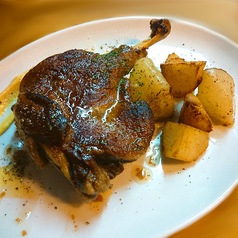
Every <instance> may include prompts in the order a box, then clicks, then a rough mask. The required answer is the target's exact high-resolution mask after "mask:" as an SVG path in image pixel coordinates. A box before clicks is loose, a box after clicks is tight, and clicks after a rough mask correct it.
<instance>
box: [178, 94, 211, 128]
mask: <svg viewBox="0 0 238 238" xmlns="http://www.w3.org/2000/svg"><path fill="white" fill-rule="evenodd" d="M179 122H180V123H183V124H186V125H189V126H193V127H196V128H198V129H200V130H202V131H206V132H210V131H212V121H211V119H210V117H209V115H208V114H207V112H206V111H205V109H204V107H203V105H202V103H201V102H200V100H199V99H198V98H197V97H196V96H195V95H194V94H192V93H189V94H187V95H186V96H185V98H184V103H183V106H182V109H181V112H180V116H179Z"/></svg>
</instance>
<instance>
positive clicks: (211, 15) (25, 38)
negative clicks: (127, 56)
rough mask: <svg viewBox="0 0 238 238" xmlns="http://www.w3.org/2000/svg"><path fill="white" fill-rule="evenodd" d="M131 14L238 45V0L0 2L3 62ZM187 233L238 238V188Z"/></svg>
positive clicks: (179, 236)
mask: <svg viewBox="0 0 238 238" xmlns="http://www.w3.org/2000/svg"><path fill="white" fill-rule="evenodd" d="M132 15H137V16H138V15H153V16H172V17H177V18H180V19H185V20H189V21H191V22H195V23H198V24H200V25H203V26H206V27H208V28H210V29H212V30H215V31H217V32H218V33H221V34H223V35H225V36H227V37H228V38H230V39H231V40H233V41H234V42H236V43H238V0H223V1H222V0H144V1H142V0H121V1H120V0H100V1H98V0H78V1H76V0H59V1H58V0H20V1H19V0H0V22H1V30H0V48H1V50H0V60H1V59H3V58H4V57H6V56H7V55H9V54H11V53H12V52H14V51H16V50H17V49H19V48H21V47H22V46H24V45H26V44H28V43H30V42H32V41H34V40H36V39H38V38H40V37H42V36H44V35H46V34H50V33H52V32H55V31H58V30H61V29H64V28H67V27H69V26H72V25H77V24H80V23H83V22H87V21H91V20H97V19H102V18H110V17H119V16H132ZM237 59H238V56H237ZM237 173H238V171H237ZM187 237H193V238H198V237H207V238H221V237H224V238H227V237H228V238H233V237H234V238H235V237H238V187H237V188H235V189H234V191H233V192H232V193H231V194H230V196H229V197H228V198H227V199H226V200H225V201H223V202H222V203H221V204H220V205H219V206H218V207H216V208H215V209H214V210H213V211H211V212H210V213H209V214H207V215H206V216H205V217H203V218H202V219H200V220H199V221H197V222H195V223H194V224H193V225H191V226H189V227H187V228H186V229H184V230H182V231H180V232H178V233H177V234H174V235H172V236H171V238H187Z"/></svg>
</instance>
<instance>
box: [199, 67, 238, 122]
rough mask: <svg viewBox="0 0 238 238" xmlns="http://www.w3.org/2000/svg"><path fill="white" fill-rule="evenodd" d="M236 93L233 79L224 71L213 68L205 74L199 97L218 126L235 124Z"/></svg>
mask: <svg viewBox="0 0 238 238" xmlns="http://www.w3.org/2000/svg"><path fill="white" fill-rule="evenodd" d="M234 91H235V84H234V80H233V78H232V77H231V76H230V75H229V74H228V73H227V72H226V71H224V70H222V69H217V68H211V69H206V70H205V71H204V73H203V80H202V83H201V84H200V85H199V87H198V93H197V97H198V98H199V100H200V101H201V103H202V105H203V107H204V108H205V110H206V111H207V113H208V115H209V116H210V117H211V119H213V120H214V121H215V122H216V123H218V124H222V125H225V126H228V125H232V124H234V122H235V118H234V108H235V105H234V104H235V102H234Z"/></svg>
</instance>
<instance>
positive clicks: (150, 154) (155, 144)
mask: <svg viewBox="0 0 238 238" xmlns="http://www.w3.org/2000/svg"><path fill="white" fill-rule="evenodd" d="M162 128H163V123H157V124H156V128H155V133H154V138H153V139H152V140H151V142H150V147H149V149H148V151H147V153H146V156H145V163H146V165H148V166H150V167H158V166H159V165H160V163H161V158H162V155H161V134H162Z"/></svg>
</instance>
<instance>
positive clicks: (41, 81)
mask: <svg viewBox="0 0 238 238" xmlns="http://www.w3.org/2000/svg"><path fill="white" fill-rule="evenodd" d="M150 25H151V30H152V33H151V36H150V38H149V39H148V40H146V41H144V42H143V44H142V45H141V46H135V47H131V46H126V45H121V46H120V47H119V48H116V49H113V50H112V51H111V52H109V53H106V54H98V53H93V52H88V51H85V50H77V49H75V50H69V51H66V52H64V53H61V54H57V55H53V56H51V57H49V58H46V59H45V60H43V61H42V62H40V63H39V64H38V65H36V66H35V67H34V68H32V69H31V70H30V71H29V72H28V73H27V74H26V75H25V76H24V78H23V80H22V82H21V84H20V93H19V96H18V100H17V102H16V104H14V105H13V106H12V110H13V112H14V117H15V124H16V127H17V131H18V133H19V135H20V138H21V139H22V140H23V141H24V143H25V146H26V148H27V150H28V151H29V153H30V155H31V157H32V158H33V160H34V161H35V162H36V164H38V165H39V166H40V167H42V168H43V167H44V166H45V165H46V164H47V162H48V161H50V162H51V163H52V164H53V165H55V166H56V167H57V168H58V169H59V170H60V171H61V172H62V173H63V175H64V176H65V177H66V178H67V179H69V181H70V182H71V183H72V184H73V185H74V186H75V187H76V188H77V189H78V190H79V191H80V192H81V193H82V195H83V197H84V199H85V201H87V202H91V201H93V200H94V199H95V198H96V197H97V194H98V193H100V192H105V191H106V190H107V189H108V188H109V187H110V180H111V179H113V178H114V177H115V176H117V175H118V174H120V173H121V172H122V171H123V164H124V163H127V162H132V161H134V160H136V159H137V158H138V157H139V156H141V155H142V154H144V153H145V152H146V150H147V148H148V146H149V144H150V141H151V139H152V136H153V132H154V128H155V123H154V118H153V114H152V112H151V109H150V107H149V106H148V104H147V103H146V102H144V101H138V102H132V100H131V99H130V95H129V94H128V92H127V86H128V85H127V84H128V80H125V75H127V74H128V73H129V72H130V70H131V69H132V67H133V66H134V65H135V63H136V62H137V61H138V60H139V59H140V58H142V57H146V55H147V49H148V47H149V46H150V45H152V44H154V43H156V42H157V41H159V40H161V39H163V38H165V37H166V36H167V35H168V34H169V32H170V23H169V21H168V20H165V19H161V20H151V22H150Z"/></svg>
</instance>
